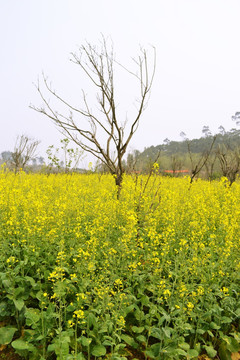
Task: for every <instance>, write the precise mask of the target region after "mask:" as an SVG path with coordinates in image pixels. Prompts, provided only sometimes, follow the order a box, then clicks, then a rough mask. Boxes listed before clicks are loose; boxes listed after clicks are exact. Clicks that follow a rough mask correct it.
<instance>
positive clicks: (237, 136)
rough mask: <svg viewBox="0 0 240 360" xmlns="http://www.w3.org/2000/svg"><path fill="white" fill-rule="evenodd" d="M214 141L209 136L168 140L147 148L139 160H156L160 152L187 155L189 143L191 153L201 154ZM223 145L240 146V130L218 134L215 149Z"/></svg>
mask: <svg viewBox="0 0 240 360" xmlns="http://www.w3.org/2000/svg"><path fill="white" fill-rule="evenodd" d="M212 141H213V135H207V136H203V137H200V138H199V139H193V140H188V139H184V140H182V141H170V140H167V141H165V143H164V144H161V145H157V146H150V147H148V148H145V149H144V151H143V152H141V153H140V154H139V158H141V159H143V158H148V159H149V158H150V159H154V158H155V157H156V156H157V154H158V152H159V151H161V153H162V154H164V155H166V156H171V155H175V154H186V153H187V152H188V143H190V145H191V152H192V153H195V154H199V153H202V152H204V151H206V150H208V149H209V147H210V146H211V143H212ZM221 144H225V145H226V146H229V147H230V148H232V149H234V148H236V147H238V146H240V130H238V129H231V130H230V131H224V132H223V131H222V132H221V133H218V134H216V141H215V144H214V148H217V147H218V146H219V145H221Z"/></svg>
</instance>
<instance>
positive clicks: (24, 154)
mask: <svg viewBox="0 0 240 360" xmlns="http://www.w3.org/2000/svg"><path fill="white" fill-rule="evenodd" d="M39 143H40V141H37V140H32V139H30V138H29V137H28V136H26V135H21V136H18V137H17V140H16V143H15V146H14V151H13V153H12V157H11V163H12V166H13V168H14V171H15V172H18V171H19V170H20V169H22V170H24V168H25V166H26V165H27V163H28V162H29V161H30V160H32V159H33V158H34V156H35V152H36V150H37V147H38V145H39Z"/></svg>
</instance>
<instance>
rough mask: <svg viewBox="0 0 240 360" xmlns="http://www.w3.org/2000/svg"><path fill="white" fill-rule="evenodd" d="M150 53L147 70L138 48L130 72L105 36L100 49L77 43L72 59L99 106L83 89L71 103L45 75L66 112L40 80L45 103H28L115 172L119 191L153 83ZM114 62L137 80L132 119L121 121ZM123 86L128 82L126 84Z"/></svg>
mask: <svg viewBox="0 0 240 360" xmlns="http://www.w3.org/2000/svg"><path fill="white" fill-rule="evenodd" d="M153 53H154V55H153V65H152V67H151V70H149V61H148V54H147V51H146V50H145V49H141V52H140V55H139V57H138V59H133V60H134V64H135V67H136V68H137V71H136V72H133V71H130V70H128V69H127V68H126V67H124V66H122V65H121V64H119V63H118V62H117V61H116V60H115V56H114V52H113V45H112V43H111V45H110V46H109V43H108V41H106V39H105V38H104V37H103V38H102V41H101V42H100V49H98V48H97V47H96V46H93V45H91V44H90V43H88V42H87V43H86V45H82V46H81V47H80V49H79V54H76V53H73V54H71V55H72V59H71V61H72V62H73V63H75V64H77V65H79V66H80V69H81V70H82V71H83V73H85V75H86V76H87V78H88V79H89V80H90V81H91V83H92V85H93V87H94V88H95V90H96V93H97V96H96V98H97V104H98V108H97V109H95V110H93V108H92V107H91V106H90V104H89V101H88V99H87V95H86V93H85V92H84V91H82V101H83V106H82V107H76V106H74V105H72V104H70V103H69V102H68V101H66V100H64V99H63V98H62V97H61V96H60V95H59V94H58V93H57V92H56V91H55V90H53V89H52V88H51V86H50V84H49V82H48V80H47V78H46V77H45V76H44V75H43V83H44V87H45V90H46V91H47V93H48V95H50V96H51V97H52V98H54V99H55V100H57V101H58V102H59V105H60V104H61V105H64V106H65V107H66V108H67V110H68V114H67V115H65V114H64V113H60V112H58V111H56V110H55V109H54V108H53V107H52V105H51V104H50V101H49V100H48V99H47V98H46V96H45V95H44V94H43V91H42V88H41V87H40V85H39V83H38V85H37V90H38V92H39V94H40V96H41V98H42V100H43V103H44V105H43V107H40V108H38V107H35V106H32V105H31V106H30V107H31V108H33V109H34V110H36V111H38V112H40V113H42V114H44V115H46V116H47V117H48V118H50V119H51V120H52V121H53V122H54V123H55V124H56V125H57V126H58V127H59V129H60V131H62V132H63V134H64V135H65V136H67V137H68V138H69V139H71V140H73V141H74V142H75V143H76V144H77V145H79V146H80V147H81V148H82V149H83V150H84V151H87V152H89V153H91V154H92V155H94V156H95V158H97V159H98V160H100V161H101V162H102V163H103V164H104V165H105V166H106V167H107V168H108V169H109V171H110V172H111V174H113V175H114V176H115V181H116V185H118V189H119V192H120V188H121V184H122V176H123V172H124V169H123V156H124V154H125V153H126V149H127V147H128V145H129V142H130V140H131V139H132V137H133V134H134V133H135V132H136V130H137V128H138V125H139V120H140V117H141V115H142V113H143V111H144V109H145V106H146V104H147V101H148V97H149V94H150V90H151V87H152V82H153V78H154V74H155V65H156V54H155V49H154V48H153ZM115 66H120V68H121V69H123V70H125V71H127V73H128V74H129V75H131V76H134V77H135V79H136V81H137V82H138V84H139V90H140V93H139V98H138V100H137V102H136V103H135V105H136V114H135V116H134V118H133V119H132V121H131V122H121V121H120V120H119V117H120V116H119V114H118V113H117V110H118V109H117V104H116V95H115V82H114V74H115V71H114V69H115ZM126 87H127V85H125V88H126ZM84 119H85V120H86V122H85V121H84ZM102 139H104V140H102Z"/></svg>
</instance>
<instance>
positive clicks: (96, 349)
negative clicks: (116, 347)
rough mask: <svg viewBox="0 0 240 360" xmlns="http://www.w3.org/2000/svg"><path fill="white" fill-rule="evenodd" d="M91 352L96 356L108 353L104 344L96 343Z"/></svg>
mask: <svg viewBox="0 0 240 360" xmlns="http://www.w3.org/2000/svg"><path fill="white" fill-rule="evenodd" d="M91 353H92V355H94V356H104V355H105V354H106V348H105V346H103V345H95V346H94V347H93V349H92V351H91Z"/></svg>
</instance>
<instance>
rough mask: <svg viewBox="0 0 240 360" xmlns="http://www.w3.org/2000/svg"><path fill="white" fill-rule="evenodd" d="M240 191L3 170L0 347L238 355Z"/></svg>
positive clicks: (109, 355) (61, 356)
mask: <svg viewBox="0 0 240 360" xmlns="http://www.w3.org/2000/svg"><path fill="white" fill-rule="evenodd" d="M239 199H240V184H239V183H238V182H237V183H234V184H233V185H232V186H231V187H229V186H228V183H227V181H226V179H222V180H221V181H216V182H211V183H210V182H206V181H202V180H198V181H196V182H194V183H193V184H191V185H190V183H189V179H188V178H184V179H177V178H163V177H160V176H158V174H157V171H156V172H155V173H153V174H152V176H151V177H150V178H147V176H138V177H135V176H130V175H129V176H126V177H125V178H124V181H123V187H122V191H121V196H120V199H119V200H117V190H116V186H115V182H114V179H113V178H112V177H111V176H110V175H97V174H88V175H78V174H72V175H70V174H59V175H43V174H41V175H40V174H25V173H24V172H20V173H19V174H16V175H15V174H13V173H11V172H8V171H7V170H6V169H2V171H1V173H0V220H1V221H0V254H1V255H0V324H1V325H0V326H1V327H0V345H1V344H2V345H8V344H9V346H10V344H11V346H12V347H13V348H14V349H15V350H16V352H17V353H19V354H20V355H21V356H23V357H25V358H26V359H39V360H40V359H41V360H43V359H44V360H45V359H49V360H50V359H57V360H71V359H76V360H83V359H95V358H98V359H112V360H120V359H133V358H135V359H144V358H146V359H147V358H149V359H159V360H160V359H197V357H198V355H199V354H206V356H207V357H209V358H214V357H215V356H216V355H217V354H218V356H219V358H220V359H222V360H225V359H230V354H231V353H232V352H236V351H238V350H239V341H240V329H239V317H240V300H239V299H240V291H239V283H240V263H239V256H240V251H239V249H240V206H239Z"/></svg>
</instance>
